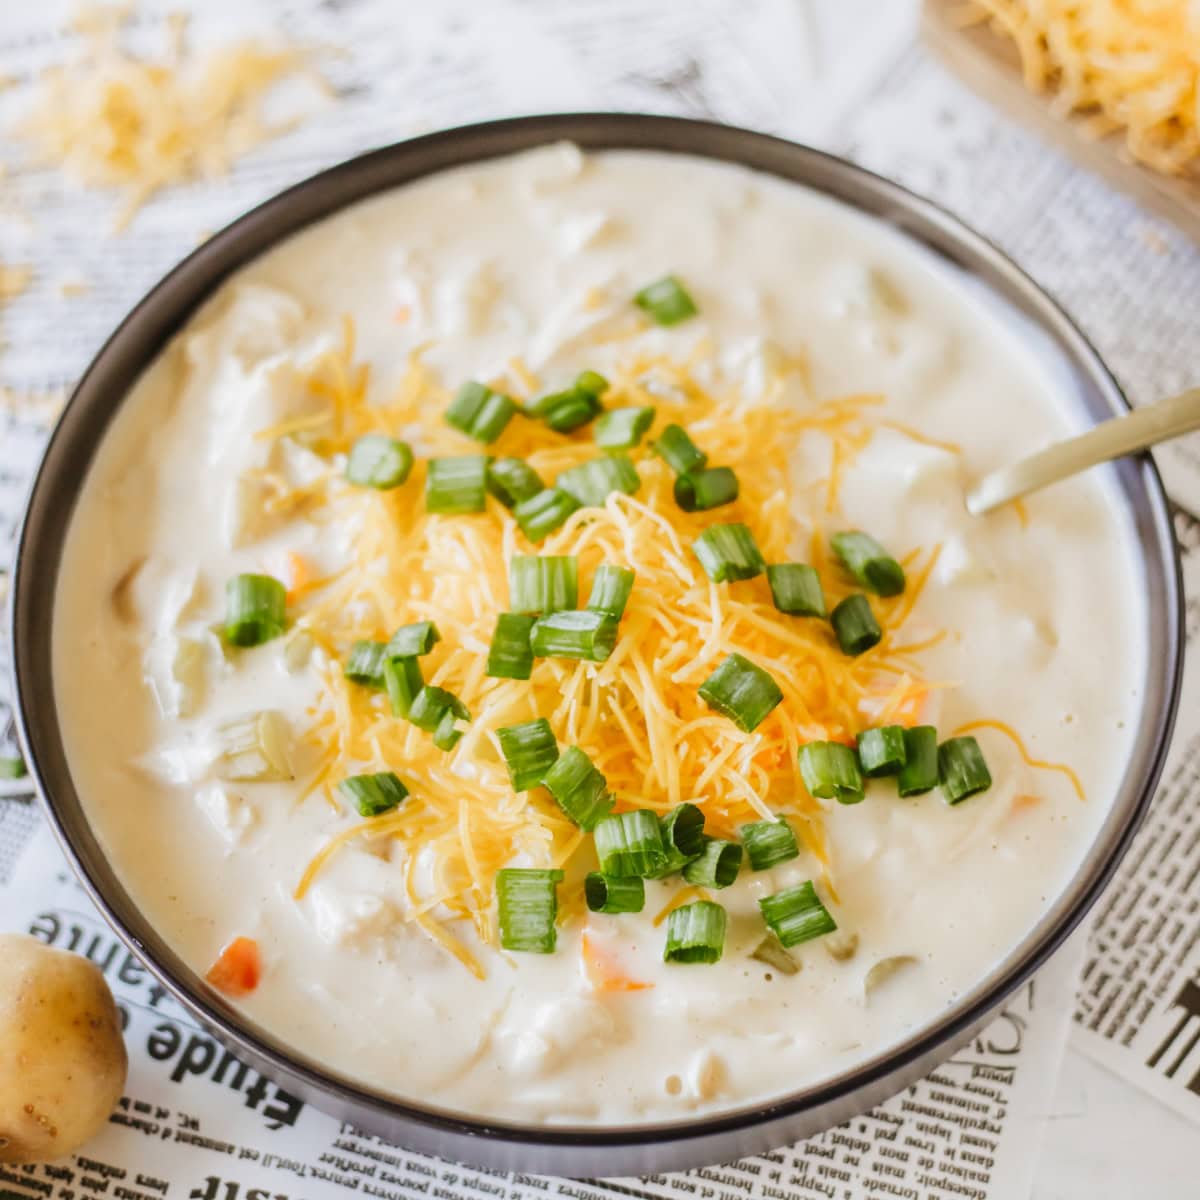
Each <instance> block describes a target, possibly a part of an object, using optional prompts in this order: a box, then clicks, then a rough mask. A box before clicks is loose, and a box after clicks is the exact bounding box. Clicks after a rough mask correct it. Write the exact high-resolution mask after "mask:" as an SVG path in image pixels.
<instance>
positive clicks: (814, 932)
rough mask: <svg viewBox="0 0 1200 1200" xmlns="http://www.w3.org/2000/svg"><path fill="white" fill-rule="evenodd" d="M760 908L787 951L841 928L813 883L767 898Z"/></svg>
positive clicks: (763, 900)
mask: <svg viewBox="0 0 1200 1200" xmlns="http://www.w3.org/2000/svg"><path fill="white" fill-rule="evenodd" d="M758 907H759V908H760V909H762V915H763V920H765V921H766V923H767V924H768V925H769V926H770V928H771V932H772V933H774V934H775V936H776V937H777V938H778V939H779V944H780V945H781V946H783V947H784V949H788V948H789V947H791V946H798V945H799V944H800V943H801V942H808V941H811V940H812V939H813V938H815V937H820V936H821V935H822V934H825V933H832V932H833V931H834V930H835V929H836V928H837V922H836V921H835V920H834V919H833V917H831V916H830V915H829V910H828V909H827V908H826V907H825V905H823V904H822V903H821V900H820V897H818V895H817V889H816V888H814V887H813V885H812V880H809V881H808V882H807V883H802V884H800V885H799V886H798V887H791V888H787V889H785V890H784V891H782V892H776V893H775V895H773V896H765V897H764V898H763V899H761V900H760V901H759V902H758Z"/></svg>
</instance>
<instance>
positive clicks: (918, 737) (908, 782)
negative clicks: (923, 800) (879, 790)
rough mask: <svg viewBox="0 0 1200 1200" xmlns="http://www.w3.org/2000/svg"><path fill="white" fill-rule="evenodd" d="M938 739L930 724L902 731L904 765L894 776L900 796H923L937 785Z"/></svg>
mask: <svg viewBox="0 0 1200 1200" xmlns="http://www.w3.org/2000/svg"><path fill="white" fill-rule="evenodd" d="M937 781H938V740H937V730H936V729H934V727H933V726H932V725H918V726H916V728H914V729H906V730H905V731H904V766H902V767H901V768H900V774H899V775H897V776H896V789H897V790H898V791H899V793H900V795H901V796H923V795H924V794H925V793H926V792H931V791H933V789H934V788H935V787H937Z"/></svg>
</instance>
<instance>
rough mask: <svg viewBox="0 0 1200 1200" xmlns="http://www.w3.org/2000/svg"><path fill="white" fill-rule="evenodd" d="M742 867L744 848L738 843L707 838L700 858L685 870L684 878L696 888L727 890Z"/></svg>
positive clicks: (690, 863) (695, 859) (689, 864)
mask: <svg viewBox="0 0 1200 1200" xmlns="http://www.w3.org/2000/svg"><path fill="white" fill-rule="evenodd" d="M741 866H742V848H741V846H739V845H738V843H737V842H726V841H722V840H721V839H720V838H705V839H704V845H703V846H702V847H701V850H700V855H699V857H698V858H693V859H692V861H691V862H689V863H688V864H687V865H686V866H685V867H684V868H683V877H684V879H686V880H687V881H688V883H690V884H694V885H695V886H696V887H706V888H727V887H728V886H729V885H730V884H731V883H732V882H733V881H734V880H735V879H736V878H737V875H738V871H739V870H740V869H741Z"/></svg>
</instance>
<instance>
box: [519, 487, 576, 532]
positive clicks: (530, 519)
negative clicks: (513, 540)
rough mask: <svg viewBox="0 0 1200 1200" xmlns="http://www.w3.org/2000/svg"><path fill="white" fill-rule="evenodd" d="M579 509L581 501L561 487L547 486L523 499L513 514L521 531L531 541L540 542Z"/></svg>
mask: <svg viewBox="0 0 1200 1200" xmlns="http://www.w3.org/2000/svg"><path fill="white" fill-rule="evenodd" d="M578 509H579V501H578V500H576V499H575V497H574V496H571V495H568V494H567V493H566V492H564V491H562V489H561V488H556V487H552V488H546V490H545V491H543V492H538V494H537V495H536V496H530V498H529V499H528V500H522V501H521V502H520V504H518V505H517V506H516V508H514V509H513V516H514V517H516V518H517V524H518V525H520V527H521V532H522V533H523V534H524V535H525V536H526V537H527V538H528V539H529V540H530V541H531V542H540V541H544V540H545V539H546V538H548V537H549V536H550V535H551V534H552V533H553V532H554V531H555V530H556V529H559V528H561V526H562V525H564V524H565V523H566V520H567V518H568V517H569V516H570V515H571V514H572V513H573V512H577V511H578Z"/></svg>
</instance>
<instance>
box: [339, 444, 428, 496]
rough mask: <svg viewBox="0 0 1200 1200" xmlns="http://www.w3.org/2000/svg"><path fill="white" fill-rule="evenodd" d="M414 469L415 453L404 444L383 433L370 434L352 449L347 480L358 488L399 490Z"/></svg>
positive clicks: (347, 466) (347, 467) (347, 465)
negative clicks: (396, 488)
mask: <svg viewBox="0 0 1200 1200" xmlns="http://www.w3.org/2000/svg"><path fill="white" fill-rule="evenodd" d="M412 468H413V452H412V450H411V448H410V447H409V446H408V445H407V444H406V443H404V442H401V441H397V439H396V438H390V437H388V436H387V435H386V434H383V433H368V434H367V435H366V436H365V437H360V438H359V439H358V441H357V442H355V443H354V445H353V446H351V447H350V456H349V457H348V458H347V459H346V478H347V479H348V480H350V482H351V483H353V484H356V485H357V486H358V487H372V488H378V489H379V490H380V491H387V490H388V489H389V488H394V487H399V486H400V485H401V484H402V483H403V482H404V481H405V480H406V479H407V478H408V476H409V472H410V471H412Z"/></svg>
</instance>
